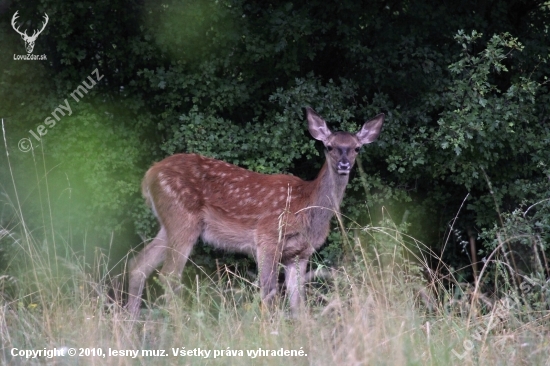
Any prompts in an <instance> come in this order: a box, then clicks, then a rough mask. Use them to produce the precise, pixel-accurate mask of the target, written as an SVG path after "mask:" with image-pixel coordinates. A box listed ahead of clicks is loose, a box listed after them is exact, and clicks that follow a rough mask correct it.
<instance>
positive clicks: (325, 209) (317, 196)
mask: <svg viewBox="0 0 550 366" xmlns="http://www.w3.org/2000/svg"><path fill="white" fill-rule="evenodd" d="M348 181H349V175H340V174H338V173H337V172H335V171H334V170H333V169H331V168H330V167H329V165H328V163H327V162H325V164H324V165H323V168H322V169H321V171H320V172H319V175H318V176H317V178H315V180H314V181H312V182H311V184H312V185H313V188H314V189H313V190H312V192H313V195H312V197H311V201H310V206H312V208H311V209H309V210H308V211H307V212H308V215H309V222H310V226H309V230H310V233H309V239H310V240H311V242H312V244H313V245H314V246H315V247H317V246H320V245H321V244H322V243H323V242H324V241H325V239H326V236H327V235H328V230H329V227H330V219H331V218H332V216H334V214H335V213H336V212H338V211H339V210H340V203H341V202H342V199H343V197H344V191H345V189H346V186H347V184H348Z"/></svg>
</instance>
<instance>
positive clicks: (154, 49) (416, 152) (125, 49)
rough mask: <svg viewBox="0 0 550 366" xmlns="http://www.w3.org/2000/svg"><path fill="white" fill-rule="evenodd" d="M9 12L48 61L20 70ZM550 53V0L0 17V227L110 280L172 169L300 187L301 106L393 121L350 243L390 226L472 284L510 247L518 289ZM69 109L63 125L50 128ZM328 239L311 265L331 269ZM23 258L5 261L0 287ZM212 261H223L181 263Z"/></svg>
mask: <svg viewBox="0 0 550 366" xmlns="http://www.w3.org/2000/svg"><path fill="white" fill-rule="evenodd" d="M16 11H19V18H18V23H17V24H18V25H21V27H20V30H23V29H28V32H27V33H28V34H31V33H32V30H33V29H38V28H40V27H41V25H42V22H43V16H44V13H47V15H48V17H49V22H48V24H47V26H46V28H45V29H44V31H43V32H42V34H40V35H39V36H38V38H37V40H36V45H35V48H34V51H33V54H35V55H46V57H47V60H43V61H22V60H14V57H15V56H14V55H24V54H26V51H25V48H24V42H23V41H22V39H21V37H20V36H19V35H18V34H17V33H16V32H15V31H14V30H13V29H12V26H11V24H10V23H11V19H12V16H13V14H14V13H15V12H16ZM549 51H550V5H549V2H547V1H536V0H517V1H502V0H481V1H456V0H453V1H446V0H444V1H441V0H438V1H429V0H421V1H400V0H395V1H391V0H390V1H377V0H376V1H355V0H354V1H351V0H342V1H331V0H328V1H327V0H323V1H314V0H313V1H300V2H291V1H246V0H226V1H214V0H212V1H206V0H188V1H177V0H167V1H123V0H118V1H112V0H110V1H106V0H98V1H60V0H40V1H37V0H26V1H22V0H21V1H17V0H13V1H2V2H0V117H1V118H2V119H3V124H4V131H5V134H4V136H5V139H6V145H7V153H8V154H9V155H8V154H6V151H5V145H4V141H3V140H2V143H1V146H2V147H1V148H0V150H2V151H1V154H0V193H1V194H0V201H1V202H0V203H1V205H0V229H2V228H4V229H5V230H8V231H9V232H13V231H14V230H15V231H17V229H18V228H21V227H22V225H26V227H27V228H29V229H30V231H31V232H32V234H33V236H34V237H35V238H38V239H39V240H38V242H40V238H46V237H48V238H53V239H54V240H53V241H52V240H50V241H49V242H50V243H53V245H54V246H55V247H54V248H53V250H54V251H55V252H57V253H62V252H64V251H67V250H72V251H74V252H77V253H79V252H82V253H83V254H86V255H92V254H93V253H94V252H96V251H97V250H98V249H96V248H101V249H100V250H103V251H109V252H110V253H111V259H112V261H113V265H114V264H115V263H116V262H118V260H120V259H121V258H122V257H123V256H124V255H125V254H126V253H127V252H128V251H129V250H130V248H139V245H142V244H143V240H145V239H146V238H149V237H150V236H151V235H153V234H154V231H155V225H156V224H155V221H154V219H153V217H152V215H151V214H150V213H149V210H148V209H147V208H146V206H145V205H144V203H143V199H142V197H141V194H140V192H139V187H140V182H141V178H142V176H143V174H144V172H145V171H146V169H147V168H148V167H149V166H150V164H152V163H153V162H155V161H159V160H161V159H162V158H163V157H165V156H167V155H170V154H173V153H176V152H196V153H200V154H204V155H207V156H210V157H214V158H218V159H222V160H225V161H227V162H230V163H233V164H237V165H240V166H242V167H245V168H248V169H251V170H254V171H258V172H262V173H275V172H288V173H292V174H295V175H298V176H300V177H301V178H304V179H313V178H314V177H315V175H316V172H317V171H318V169H319V168H320V166H321V164H322V162H323V153H322V151H321V147H320V146H319V145H320V144H316V143H315V142H314V140H313V139H312V138H311V137H310V136H309V134H308V133H307V126H306V123H305V118H304V117H305V115H304V107H305V106H311V107H313V108H314V109H315V110H316V111H317V112H318V113H319V114H321V115H322V116H324V117H325V119H327V121H329V122H330V126H331V128H333V129H336V130H339V129H342V130H357V129H358V128H359V126H360V125H361V123H363V122H364V121H365V120H367V119H370V118H371V117H373V116H374V115H376V114H378V113H380V112H383V113H385V114H386V122H385V125H384V128H383V130H382V133H381V136H380V139H379V141H378V142H376V143H374V144H372V145H369V146H367V147H365V148H364V149H363V152H362V154H361V161H360V164H361V168H362V170H363V171H364V172H365V176H364V179H362V177H361V175H360V174H359V171H358V170H357V168H356V169H355V171H354V173H353V175H352V177H351V184H350V187H349V188H348V191H347V193H346V199H345V203H344V205H343V207H342V212H343V213H344V214H345V215H346V216H347V217H348V219H347V224H346V225H347V226H348V227H359V226H366V225H379V224H380V223H381V222H388V220H391V221H393V222H394V223H395V224H396V225H397V226H398V227H399V228H400V229H401V230H403V231H406V232H407V233H408V234H409V235H411V236H413V237H415V238H417V239H418V240H421V241H422V242H423V243H425V244H426V245H428V246H430V247H431V248H432V249H433V250H434V252H435V253H438V254H439V255H441V256H442V258H443V259H444V261H445V262H446V263H448V264H449V265H451V266H452V268H454V269H456V270H457V273H458V275H459V277H460V278H462V279H465V280H471V279H472V275H473V272H472V267H471V263H472V261H473V260H474V259H473V258H472V251H471V250H470V249H471V245H474V246H475V252H476V254H477V255H478V260H479V261H482V259H483V258H484V257H485V256H486V255H487V253H488V252H490V251H491V250H493V249H494V248H495V247H496V245H497V244H498V240H501V239H499V238H503V237H506V238H508V239H509V242H510V245H511V246H510V248H509V253H512V255H513V256H515V257H516V259H517V263H516V264H517V266H518V268H517V269H518V270H520V271H523V272H531V271H533V270H534V267H533V260H532V257H533V255H532V253H533V247H536V248H539V249H537V250H540V251H542V252H546V254H549V253H548V245H549V244H550V201H548V199H549V198H550V159H549V158H550V149H549V145H550V121H549V119H548V113H549V108H550V94H549V90H548V86H549V83H548V79H547V76H548V75H549V74H550V73H549V71H550V65H549V64H548V57H549ZM95 69H97V70H98V74H99V75H100V76H102V78H101V80H99V81H98V82H97V83H96V85H93V86H92V88H91V89H89V90H88V93H87V94H83V96H82V97H81V98H79V101H78V102H76V101H75V100H74V99H73V98H72V97H71V93H73V91H74V90H75V89H77V88H78V86H79V85H82V83H83V81H86V82H88V83H90V81H89V79H88V76H91V77H92V78H95V76H94V74H93V71H94V70H95ZM65 99H67V101H68V103H70V106H71V109H72V113H71V115H70V116H69V115H65V116H61V118H60V119H59V121H56V124H55V125H54V126H51V127H49V125H46V123H45V120H46V119H47V118H48V117H51V115H52V112H53V111H54V110H55V109H56V108H58V107H59V105H60V104H63V105H65ZM40 125H43V126H45V127H46V128H45V130H46V132H47V133H46V134H45V135H44V136H42V138H41V141H37V140H36V139H35V138H34V137H32V134H30V132H29V131H30V130H32V131H33V132H34V133H36V132H37V128H39V126H40ZM22 138H29V140H30V141H31V142H32V144H33V147H34V149H33V150H32V151H30V152H22V151H20V149H19V148H18V143H19V141H20V139H22ZM8 157H9V163H10V164H8ZM12 175H13V179H14V181H15V185H14V184H13V181H12ZM15 187H16V188H17V192H16V190H15ZM16 193H17V194H16ZM5 232H7V231H5ZM352 234H353V231H350V235H352ZM340 236H341V234H340V233H339V231H338V230H336V229H335V231H334V232H333V233H332V234H331V236H330V237H329V243H328V245H327V246H326V247H325V248H323V250H322V251H321V252H320V255H319V258H318V260H320V261H324V262H325V263H327V264H332V263H335V262H336V261H338V260H339V259H340V258H341V257H342V254H343V253H344V252H345V247H344V246H343V244H342V240H341V238H340ZM1 237H2V236H1V235H0V239H1ZM0 243H1V240H0ZM472 243H473V244H472ZM17 250H18V248H17V245H12V246H3V247H1V248H0V254H2V255H3V260H2V262H1V266H2V270H4V269H5V268H6V266H9V264H10V260H11V258H13V256H15V255H17ZM211 255H216V256H224V255H225V254H223V253H213V254H212V253H210V251H209V249H206V248H204V247H200V248H198V249H197V250H196V254H195V260H194V261H195V262H196V263H198V264H199V265H208V264H212V263H213V262H212V259H211V258H212V256H211ZM535 269H536V268H535Z"/></svg>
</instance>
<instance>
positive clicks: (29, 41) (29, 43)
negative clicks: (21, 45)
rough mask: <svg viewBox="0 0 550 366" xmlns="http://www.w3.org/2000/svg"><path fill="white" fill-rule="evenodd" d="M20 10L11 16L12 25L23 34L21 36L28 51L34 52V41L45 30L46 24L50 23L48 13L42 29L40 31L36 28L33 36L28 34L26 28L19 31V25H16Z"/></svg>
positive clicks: (45, 15)
mask: <svg viewBox="0 0 550 366" xmlns="http://www.w3.org/2000/svg"><path fill="white" fill-rule="evenodd" d="M18 12H19V10H18V11H16V12H15V14H13V18H11V26H12V27H13V29H14V30H15V31H16V32H17V33H19V34H20V35H21V38H23V41H25V48H26V49H27V53H32V50H33V49H34V42H35V41H36V38H38V36H39V35H40V33H42V31H43V30H44V28H46V24H48V19H49V18H48V14H46V13H44V23H43V24H42V29H40V30H39V31H37V30H35V31H34V32H33V33H32V36H29V35H27V30H26V29H25V32H20V31H19V27H17V28H16V27H15V21H16V20H17V17H18V15H17V13H18Z"/></svg>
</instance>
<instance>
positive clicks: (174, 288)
mask: <svg viewBox="0 0 550 366" xmlns="http://www.w3.org/2000/svg"><path fill="white" fill-rule="evenodd" d="M178 222H179V223H181V222H183V226H180V227H178V228H172V230H169V231H168V232H169V233H170V234H169V237H168V240H169V241H170V248H168V250H167V252H166V259H165V261H164V265H163V266H162V269H161V270H160V280H161V282H162V283H163V285H164V290H165V292H166V298H167V301H170V299H171V297H172V296H173V295H174V294H177V293H178V292H179V291H180V289H181V276H182V273H183V269H184V267H185V264H186V263H187V259H188V258H189V254H191V250H192V249H193V246H194V245H195V243H196V242H197V240H198V239H199V236H200V234H201V232H202V226H201V222H200V219H199V218H197V217H194V215H192V214H191V213H188V214H186V215H185V217H182V220H178Z"/></svg>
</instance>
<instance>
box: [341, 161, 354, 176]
mask: <svg viewBox="0 0 550 366" xmlns="http://www.w3.org/2000/svg"><path fill="white" fill-rule="evenodd" d="M350 169H351V164H350V163H349V161H339V162H338V173H340V174H342V173H344V174H347V173H348V172H349V170H350Z"/></svg>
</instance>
